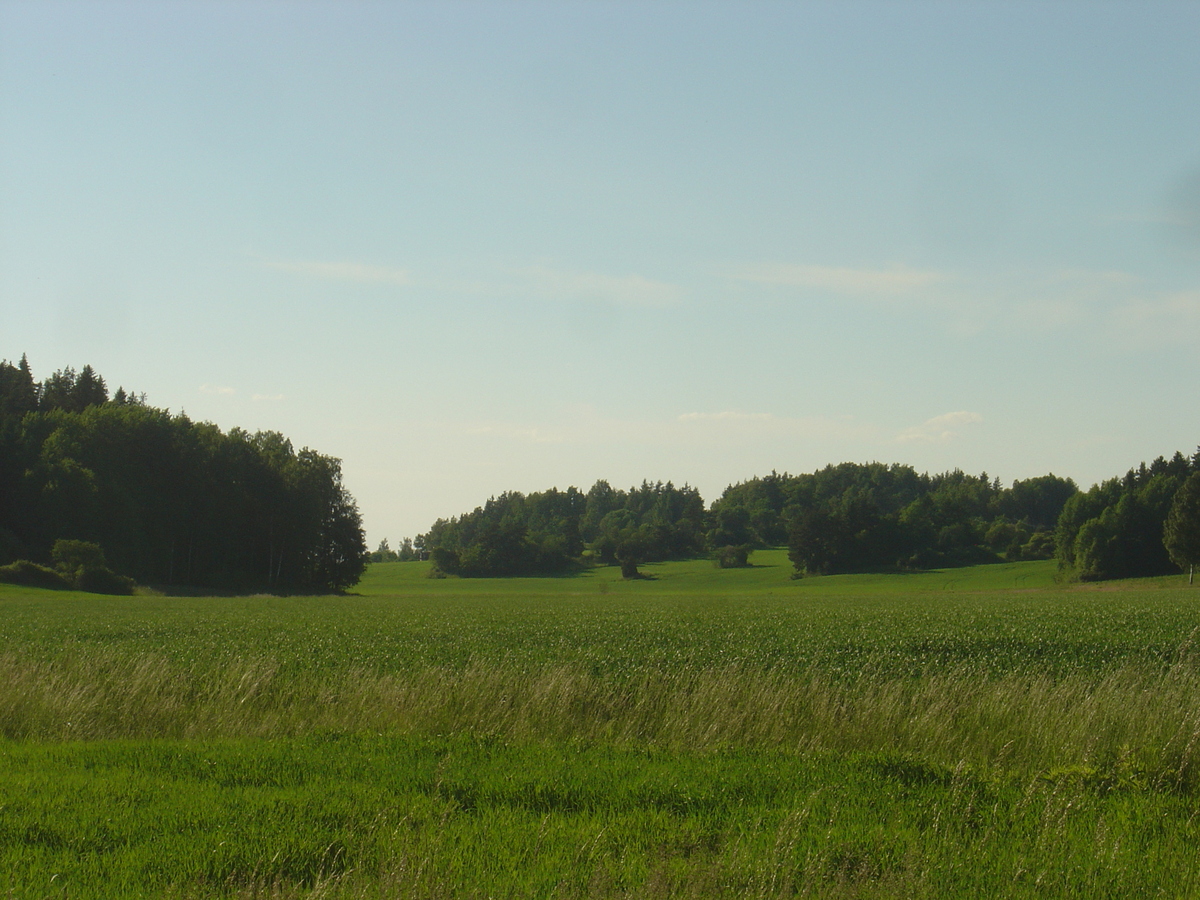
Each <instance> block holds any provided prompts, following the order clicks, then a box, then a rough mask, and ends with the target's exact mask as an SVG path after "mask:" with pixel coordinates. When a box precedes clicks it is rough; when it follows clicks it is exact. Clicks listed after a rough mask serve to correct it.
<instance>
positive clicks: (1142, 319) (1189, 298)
mask: <svg viewBox="0 0 1200 900" xmlns="http://www.w3.org/2000/svg"><path fill="white" fill-rule="evenodd" d="M1112 324H1113V329H1114V332H1115V333H1116V334H1118V335H1120V336H1121V337H1123V338H1124V339H1125V340H1127V341H1134V342H1136V343H1137V344H1138V345H1140V346H1143V347H1144V346H1146V345H1148V344H1149V345H1153V344H1180V343H1187V342H1192V341H1195V340H1197V339H1198V338H1200V290H1191V291H1177V292H1175V293H1171V294H1165V295H1161V296H1158V297H1149V298H1142V299H1138V300H1134V301H1131V302H1129V303H1126V304H1123V305H1121V306H1119V307H1117V308H1116V309H1114V310H1113V312H1112Z"/></svg>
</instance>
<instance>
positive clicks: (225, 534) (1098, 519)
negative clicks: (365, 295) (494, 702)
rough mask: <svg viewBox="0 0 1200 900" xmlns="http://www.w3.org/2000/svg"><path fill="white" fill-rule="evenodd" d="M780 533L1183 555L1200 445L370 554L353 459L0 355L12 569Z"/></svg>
mask: <svg viewBox="0 0 1200 900" xmlns="http://www.w3.org/2000/svg"><path fill="white" fill-rule="evenodd" d="M766 547H786V548H787V551H788V556H789V558H790V560H791V562H792V564H793V566H794V568H795V576H796V577H805V576H815V575H834V574H845V573H855V572H908V571H919V570H927V569H932V568H939V567H948V566H962V565H972V564H977V563H984V562H995V561H999V560H1007V561H1019V560H1034V559H1050V558H1056V559H1057V560H1058V562H1059V566H1060V570H1061V572H1062V573H1063V575H1064V577H1067V578H1071V579H1078V580H1081V581H1099V580H1105V579H1113V578H1129V577H1137V576H1152V575H1163V574H1168V573H1171V572H1176V571H1179V570H1180V569H1190V568H1191V567H1192V566H1194V565H1195V563H1196V562H1197V561H1200V451H1197V453H1196V454H1194V455H1193V456H1192V457H1190V458H1189V457H1185V456H1184V455H1183V454H1182V453H1179V452H1176V453H1175V454H1174V455H1173V456H1172V457H1170V458H1169V459H1167V458H1164V457H1159V458H1158V459H1155V460H1154V461H1153V462H1152V463H1150V464H1149V465H1147V464H1145V463H1142V464H1141V465H1139V466H1138V467H1136V468H1133V469H1130V470H1129V472H1127V473H1126V474H1125V476H1124V477H1121V478H1112V479H1109V480H1107V481H1105V482H1103V483H1102V484H1098V485H1095V486H1093V487H1092V488H1090V489H1089V490H1088V491H1086V492H1085V491H1080V490H1079V488H1078V487H1077V485H1076V484H1075V482H1074V481H1072V480H1071V479H1070V478H1062V477H1059V476H1057V475H1054V474H1047V475H1042V476H1038V477H1034V478H1029V479H1025V480H1018V481H1014V482H1013V483H1012V484H1011V485H1009V486H1004V485H1002V484H1001V483H1000V481H999V479H992V478H989V477H988V475H987V474H986V473H983V474H980V475H970V474H967V473H965V472H963V471H961V470H957V469H956V470H954V471H950V472H944V473H939V474H934V475H930V474H925V473H919V472H917V471H916V470H915V469H913V468H912V467H911V466H907V465H900V464H890V465H888V464H884V463H879V462H870V463H849V462H847V463H840V464H837V465H829V466H826V467H825V468H823V469H820V470H819V471H816V472H812V473H807V474H800V475H791V474H787V473H783V474H780V473H778V472H772V473H771V474H769V475H766V476H762V477H755V478H752V479H749V480H747V481H743V482H740V483H737V484H733V485H730V486H729V487H728V488H726V489H725V491H724V492H723V493H722V494H721V496H720V497H719V498H718V499H717V500H716V501H715V502H713V503H712V505H711V506H706V505H705V501H704V499H703V498H702V497H701V496H700V493H699V491H698V490H696V489H695V488H694V487H691V486H689V485H687V484H684V485H683V486H682V487H677V486H676V485H675V484H673V483H672V482H669V481H668V482H666V483H663V482H649V481H644V482H643V483H642V484H641V485H640V486H635V487H630V488H629V489H628V490H623V489H620V488H614V487H613V486H612V485H611V484H609V482H607V481H604V480H600V481H597V482H596V483H595V484H593V485H592V487H591V488H589V489H588V490H587V491H586V492H584V491H581V490H579V489H578V488H576V487H568V488H567V489H566V490H559V489H557V488H550V489H548V490H545V491H540V492H534V493H530V494H523V493H520V492H518V491H508V492H505V493H502V494H500V495H499V496H495V497H492V498H490V499H489V500H488V501H487V502H486V503H485V504H483V505H482V506H480V507H477V508H476V509H475V510H474V511H472V512H469V513H465V514H463V515H461V516H457V517H453V518H450V519H438V520H437V521H436V522H434V523H433V525H432V526H431V527H430V529H429V531H428V532H426V533H425V534H421V535H418V536H417V537H416V539H414V540H410V539H409V538H405V539H404V540H403V541H402V542H401V544H400V545H399V550H398V551H394V550H392V549H391V548H390V547H389V546H388V544H387V542H386V540H385V541H384V542H383V543H382V544H381V545H380V547H379V548H378V549H377V550H376V551H375V552H374V553H373V554H369V555H368V554H367V552H366V546H365V543H364V534H363V527H362V521H361V518H360V516H359V512H358V507H357V505H356V503H355V500H354V498H353V497H352V496H351V495H350V493H349V492H348V491H347V490H346V488H345V486H344V485H343V483H342V472H341V463H340V461H339V460H337V459H334V458H332V457H329V456H325V455H323V454H320V453H318V452H316V451H314V450H311V449H308V448H304V449H302V450H299V451H297V450H295V448H294V447H293V446H292V443H291V442H290V441H289V440H288V439H287V438H286V437H284V436H283V435H282V434H279V433H278V432H271V431H260V432H256V433H254V434H250V433H248V432H246V431H243V430H241V429H238V428H234V429H231V430H230V431H229V432H228V433H224V432H222V431H221V430H220V429H219V428H217V426H215V425H212V424H210V423H198V422H193V421H191V420H190V419H189V418H187V416H185V415H182V414H178V415H172V414H171V413H170V412H168V411H167V410H163V409H157V408H155V407H153V406H150V405H149V404H148V403H147V402H146V398H145V395H144V394H138V393H131V392H127V391H126V390H125V389H124V388H119V389H118V390H117V391H116V392H115V393H114V394H113V395H112V396H109V392H108V387H107V385H106V384H105V381H104V379H103V377H101V376H100V375H99V374H98V373H97V372H95V371H94V370H93V369H92V368H91V367H90V366H84V367H83V368H82V369H81V370H79V371H78V372H76V371H75V370H74V369H71V368H66V369H63V370H60V371H57V372H55V373H53V374H52V375H50V376H49V377H47V378H46V379H44V380H42V381H40V382H39V381H36V380H35V379H34V377H33V373H32V371H31V369H30V366H29V363H28V360H27V359H26V358H25V357H22V358H21V361H20V362H19V363H18V364H15V365H14V364H12V363H9V362H0V567H5V566H7V567H8V568H9V569H11V567H12V566H14V565H16V563H17V561H22V565H24V566H25V568H20V567H18V568H17V569H14V570H12V571H10V572H9V574H8V576H7V577H10V578H18V577H24V578H26V579H29V578H33V579H35V580H36V579H37V578H38V577H44V578H48V579H53V578H56V577H66V581H67V582H68V583H72V584H74V585H75V586H80V587H82V586H84V583H85V582H86V583H87V584H88V585H91V587H92V588H93V589H110V590H123V589H127V588H128V587H129V585H131V584H132V583H133V581H136V582H140V583H143V584H151V585H164V586H171V585H180V586H195V587H202V588H206V589H216V590H229V591H245V590H271V591H285V592H286V591H291V592H297V591H307V592H324V591H339V590H345V589H346V588H348V587H350V586H352V585H354V584H355V583H356V582H357V581H358V579H359V577H360V576H361V574H362V572H363V571H364V567H365V566H366V564H367V562H368V561H370V560H375V561H389V560H405V559H418V558H431V559H432V561H433V564H434V565H433V569H432V572H433V574H434V575H435V576H447V575H453V576H460V577H468V578H470V577H506V576H529V575H562V574H567V573H570V572H572V571H575V570H577V569H579V568H581V567H584V566H588V565H596V564H600V565H619V566H620V567H621V572H622V575H623V576H624V577H626V578H639V577H642V573H641V571H640V569H639V567H640V566H641V565H643V564H645V563H651V562H657V561H664V560H672V559H688V558H696V557H701V556H706V555H707V556H710V557H712V558H713V560H714V561H715V563H716V564H717V565H718V566H720V567H723V568H729V567H743V566H747V565H751V564H752V560H751V557H752V554H753V553H754V551H755V550H757V549H762V548H766ZM30 565H32V566H34V568H32V569H31V568H29V566H30ZM38 566H41V567H44V568H47V571H48V572H49V574H47V573H46V572H43V571H42V569H39V568H37V567H38ZM49 566H53V569H49V568H48V567H49ZM55 573H57V575H56V574H55ZM68 576H69V577H68ZM0 577H6V576H5V573H4V572H0ZM130 579H132V580H133V581H131V580H130Z"/></svg>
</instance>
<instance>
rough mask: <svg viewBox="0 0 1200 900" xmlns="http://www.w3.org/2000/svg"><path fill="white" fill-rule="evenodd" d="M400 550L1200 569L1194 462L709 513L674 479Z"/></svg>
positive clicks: (892, 474)
mask: <svg viewBox="0 0 1200 900" xmlns="http://www.w3.org/2000/svg"><path fill="white" fill-rule="evenodd" d="M404 546H405V548H406V556H407V557H408V558H422V557H423V555H425V554H428V555H430V556H431V557H432V559H433V562H434V570H435V573H440V574H451V575H462V576H467V577H486V576H503V575H551V574H558V573H563V572H568V571H570V570H572V569H573V568H575V567H578V566H580V565H584V564H586V563H588V562H593V563H607V564H613V563H616V564H619V565H621V567H622V571H623V573H624V574H625V575H626V576H627V577H635V576H637V575H638V574H639V572H638V566H639V565H641V564H642V563H645V562H652V561H656V560H665V559H675V558H684V557H695V556H699V555H704V554H707V555H710V556H712V557H713V558H714V559H715V561H716V563H717V564H718V565H720V566H723V567H727V566H743V565H747V564H749V559H750V556H751V554H752V553H753V551H754V550H755V549H757V548H762V547H781V546H782V547H786V548H787V549H788V555H789V558H790V559H791V561H792V564H793V566H794V567H795V571H796V576H797V577H800V576H808V575H832V574H843V573H852V572H868V571H913V570H920V569H929V568H937V567H946V566H957V565H969V564H974V563H983V562H996V561H1000V560H1010V561H1011V560H1028V559H1051V558H1055V557H1057V559H1058V560H1059V563H1060V566H1061V567H1062V569H1063V570H1064V572H1065V573H1067V574H1068V575H1069V576H1071V577H1077V578H1079V579H1081V580H1085V581H1089V580H1099V579H1107V578H1126V577H1134V576H1149V575H1161V574H1166V573H1169V572H1174V571H1177V570H1178V569H1179V568H1188V567H1189V566H1191V565H1193V564H1194V563H1196V562H1200V451H1197V454H1196V455H1195V456H1193V457H1192V458H1190V459H1189V458H1186V457H1184V456H1183V455H1182V454H1180V453H1176V454H1175V455H1174V456H1173V457H1172V458H1171V459H1169V460H1168V459H1164V458H1161V457H1160V458H1159V459H1156V460H1155V461H1154V462H1153V463H1151V464H1150V465H1148V466H1147V465H1145V464H1142V465H1141V466H1140V467H1139V468H1137V469H1133V470H1131V471H1130V472H1129V473H1128V474H1127V475H1126V476H1125V477H1124V478H1123V479H1112V480H1110V481H1106V482H1104V483H1103V484H1101V485H1097V486H1095V487H1093V488H1091V489H1090V490H1089V491H1087V492H1082V491H1080V490H1079V488H1078V487H1077V485H1076V484H1075V482H1074V481H1072V480H1071V479H1070V478H1062V477H1059V476H1057V475H1054V474H1047V475H1042V476H1038V477H1035V478H1028V479H1024V480H1017V481H1014V482H1013V483H1012V484H1011V485H1009V486H1004V485H1002V484H1001V483H1000V481H999V480H998V479H992V478H989V477H988V475H987V474H986V473H983V474H980V475H970V474H967V473H965V472H963V471H961V470H957V469H956V470H954V471H950V472H944V473H940V474H935V475H929V474H924V473H918V472H917V471H916V470H915V469H913V468H912V467H911V466H906V465H897V464H893V465H885V464H883V463H876V462H873V463H841V464H839V465H830V466H826V467H825V468H824V469H821V470H819V471H816V472H812V473H808V474H801V475H790V474H787V473H783V474H780V473H778V472H772V473H771V474H770V475H767V476H765V477H756V478H752V479H750V480H748V481H744V482H740V483H738V484H733V485H730V486H729V487H728V488H726V489H725V491H724V492H723V493H722V495H721V496H720V498H718V499H717V500H716V501H715V502H714V503H713V504H712V506H711V507H710V508H706V507H705V504H704V501H703V499H702V498H701V497H700V494H699V492H698V491H696V489H694V488H691V487H688V486H686V485H685V486H684V487H683V488H676V487H674V486H673V485H672V484H671V483H670V482H668V483H666V484H663V483H661V482H659V483H650V482H644V483H643V484H642V486H641V487H640V488H630V489H629V490H628V491H621V490H615V489H613V488H612V487H611V486H610V485H609V484H608V482H606V481H598V482H596V484H595V485H593V487H592V488H591V489H590V490H589V491H587V493H583V492H581V491H579V490H578V489H577V488H574V487H570V488H568V489H567V490H565V491H561V490H558V489H556V488H552V489H550V490H548V491H542V492H538V493H532V494H528V495H526V494H521V493H520V492H515V491H514V492H507V493H504V494H501V495H500V496H499V497H493V498H491V499H490V500H488V502H487V503H486V504H484V505H483V506H481V507H477V508H476V509H475V510H474V511H473V512H471V513H467V514H465V515H463V516H460V517H457V518H452V519H448V520H446V519H439V520H438V521H437V522H435V523H434V525H433V527H432V528H431V529H430V530H429V532H428V533H427V534H424V535H419V536H418V537H417V539H416V540H415V541H408V540H407V539H406V541H405V545H404ZM426 548H428V549H426ZM1193 548H1194V549H1193ZM381 549H385V548H381ZM378 553H379V551H377V554H378ZM391 557H394V558H400V557H399V556H398V555H397V554H395V553H394V552H393V553H392V554H391ZM391 557H384V558H385V559H386V558H391ZM377 558H378V557H377Z"/></svg>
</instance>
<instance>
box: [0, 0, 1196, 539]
mask: <svg viewBox="0 0 1200 900" xmlns="http://www.w3.org/2000/svg"><path fill="white" fill-rule="evenodd" d="M1198 39H1200V5H1197V4H1195V3H1176V4H1164V3H1136V4H1135V3H1115V4H1104V3H1094V2H1089V3H1081V4H1076V3H1069V2H1053V3H1037V4H1032V3H1029V4H1026V3H987V2H976V3H926V4H917V3H903V2H887V0H875V2H866V3H799V2H798V3H785V4H772V3H673V2H647V3H632V2H622V3H578V2H556V3H547V4H540V3H515V2H514V3H488V2H483V0H475V2H470V3H461V4H455V3H448V2H438V3H430V4H419V3H382V2H372V3H363V2H357V3H356V2H339V3H283V2H262V3H249V2H238V3H218V2H156V3H108V2H91V3H78V2H70V3H52V2H37V3H25V2H17V0H3V2H0V358H6V359H9V360H16V359H18V358H19V357H20V355H21V354H22V353H27V354H28V355H29V359H30V362H31V364H32V365H33V367H34V372H35V375H37V376H38V377H44V376H45V375H47V374H49V373H50V372H51V371H53V370H55V369H58V368H61V367H63V366H67V365H71V366H74V367H76V368H79V367H80V366H82V365H83V364H85V363H90V364H91V365H93V366H94V367H95V368H96V369H97V370H98V371H100V372H101V373H102V374H103V375H104V376H105V377H106V378H107V380H108V382H109V384H110V387H111V388H114V389H115V388H116V386H117V385H118V384H120V385H124V386H125V387H126V388H128V389H135V390H138V391H145V392H146V394H147V395H148V399H149V401H150V402H151V403H153V404H154V405H157V406H164V407H168V408H170V409H171V410H173V411H180V410H182V411H186V412H187V414H188V415H190V416H192V417H193V418H195V419H201V420H209V421H213V422H216V423H217V424H218V425H220V426H221V427H223V428H226V429H228V428H231V427H233V426H235V425H236V426H242V427H244V428H247V429H249V430H257V429H274V430H279V431H282V432H283V433H284V434H286V435H288V436H289V437H291V438H292V439H293V441H294V442H295V443H296V445H297V446H304V445H307V446H311V447H314V448H315V449H317V450H320V451H322V452H325V453H329V454H332V455H335V456H338V457H340V458H342V460H343V466H344V472H345V476H346V482H347V485H348V486H349V488H350V490H351V491H352V493H353V494H354V495H355V497H356V498H357V499H358V501H359V506H360V508H361V510H362V512H363V515H364V520H365V524H366V527H367V531H368V539H369V540H370V542H371V543H372V545H374V544H375V543H377V542H378V541H379V539H380V538H382V537H384V536H387V537H389V538H391V540H392V542H393V543H395V541H396V540H397V539H399V538H400V537H402V536H404V535H413V534H416V533H417V532H420V531H424V530H425V529H426V528H427V527H428V526H429V524H430V523H431V522H432V521H433V520H434V519H435V518H437V517H438V516H451V515H456V514H458V513H461V512H463V511H466V510H468V509H470V508H473V507H474V506H475V505H477V504H479V503H481V502H482V501H483V500H485V499H486V498H487V497H488V496H490V495H492V494H496V493H499V492H501V491H503V490H508V489H516V490H523V491H531V490H539V489H544V488H547V487H550V486H552V485H557V486H559V487H566V486H567V485H569V484H575V485H577V486H579V487H581V488H586V487H588V486H589V485H590V484H591V483H592V482H594V481H595V480H596V479H598V478H606V479H608V480H609V481H611V482H612V483H613V484H615V485H617V486H622V487H628V486H629V485H631V484H634V483H639V482H641V481H642V480H643V479H650V480H664V481H665V480H668V479H669V480H673V481H675V482H676V483H682V482H689V483H691V484H693V485H696V486H697V487H699V489H700V490H701V493H702V494H703V495H704V496H705V498H706V499H707V500H710V501H711V500H713V499H715V498H716V497H717V496H718V495H719V494H720V492H721V490H723V489H724V487H725V486H726V485H727V484H729V483H731V482H737V481H741V480H744V479H746V478H750V477H753V476H755V475H761V474H766V473H767V472H770V471H771V470H772V469H776V470H779V471H785V470H786V471H791V472H803V471H812V470H814V469H816V468H819V467H822V466H824V465H825V464H827V463H836V462H841V461H847V460H850V461H868V460H879V461H883V462H902V463H908V464H911V465H913V466H915V467H917V468H918V469H919V470H923V471H943V470H945V469H949V468H954V467H959V468H963V469H966V470H968V471H970V472H975V473H977V472H981V471H987V472H988V473H989V474H990V475H993V476H998V477H1000V478H1001V479H1002V480H1003V481H1005V482H1009V481H1011V480H1012V479H1015V478H1026V477H1030V476H1034V475H1039V474H1044V473H1046V472H1050V471H1053V472H1055V473H1056V474H1060V475H1066V476H1071V477H1073V478H1075V479H1076V480H1077V481H1079V482H1080V483H1081V485H1083V486H1085V487H1086V486H1088V485H1090V484H1091V483H1093V482H1094V481H1097V480H1101V479H1103V478H1106V477H1110V476H1113V475H1118V474H1122V473H1123V472H1124V471H1125V470H1126V469H1127V468H1129V467H1130V466H1132V465H1135V464H1137V463H1138V462H1139V461H1141V460H1149V459H1152V458H1153V457H1155V456H1157V455H1159V454H1168V455H1169V454H1170V453H1172V452H1174V451H1175V450H1183V451H1185V452H1190V451H1191V450H1193V449H1194V448H1195V447H1196V445H1197V444H1198V443H1200V419H1198V417H1197V414H1196V404H1195V398H1196V392H1197V387H1198V385H1200V378H1198V377H1197V376H1198V375H1200V364H1198V356H1197V350H1198V348H1200V116H1198V115H1197V101H1196V87H1197V85H1200V54H1197V53H1196V52H1195V48H1196V46H1197V42H1198Z"/></svg>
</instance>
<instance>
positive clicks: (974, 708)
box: [0, 551, 1200, 898]
mask: <svg viewBox="0 0 1200 900" xmlns="http://www.w3.org/2000/svg"><path fill="white" fill-rule="evenodd" d="M752 561H753V562H754V563H755V564H756V565H755V566H754V567H753V568H749V569H744V570H719V569H716V568H714V567H713V566H712V564H711V563H710V562H706V561H694V562H683V563H664V564H660V565H651V566H646V567H644V571H645V572H646V574H647V575H649V576H650V577H649V578H648V579H646V580H639V581H631V582H625V581H622V580H621V579H620V577H619V572H618V571H617V570H616V569H611V568H598V569H592V570H587V571H585V572H583V573H581V574H579V575H575V576H571V577H563V578H545V579H505V580H483V579H480V580H458V579H432V578H428V577H426V574H427V565H426V564H423V563H390V564H380V565H375V566H372V567H371V569H370V570H369V571H368V574H367V576H366V578H365V579H364V581H363V582H362V583H361V584H360V585H359V586H358V587H356V588H355V589H354V591H353V592H352V593H351V594H349V595H346V596H332V597H276V596H259V597H169V596H158V595H141V596H134V597H108V596H98V595H89V594H78V593H69V592H53V591H41V590H34V589H26V588H17V587H12V586H7V585H0V616H2V617H3V618H2V620H0V621H2V622H3V631H2V633H0V634H2V637H0V897H12V898H34V897H38V898H41V897H70V898H93V897H94V898H122V897H130V898H132V897H178V898H201V897H280V898H291V897H297V898H299V897H345V898H368V897H369V898H377V897H378V898H382V897H414V898H416V897H456V898H457V897H469V898H470V897H479V898H483V897H514V898H516V897H545V898H560V897H561V898H575V897H580V898H583V897H597V898H600V897H603V898H613V897H763V898H767V897H771V898H774V897H792V896H806V897H837V898H841V897H897V898H899V897H905V898H910V897H929V898H933V897H963V896H985V897H1031V898H1032V897H1039V898H1041V897H1080V898H1083V897H1087V898H1096V897H1113V898H1116V897H1121V898H1127V897H1134V896H1137V897H1153V896H1161V897H1194V896H1200V854H1197V852H1196V847H1197V846H1198V845H1200V588H1194V589H1189V588H1187V586H1186V583H1185V579H1183V578H1182V577H1179V578H1165V579H1156V580H1147V581H1135V582H1120V583H1108V584H1105V585H1103V586H1102V587H1101V586H1080V585H1060V584H1057V583H1056V582H1055V580H1054V572H1055V570H1054V564H1053V563H1045V562H1033V563H1016V564H1005V565H992V566H979V567H975V568H970V569H958V570H944V571H939V572H929V573H922V574H915V575H864V576H838V577H829V578H820V579H805V580H799V581H793V580H791V579H790V578H789V575H790V573H791V567H790V565H789V564H788V562H787V559H786V556H785V555H784V554H783V553H782V552H778V551H763V552H759V553H757V554H755V556H754V557H753V558H752Z"/></svg>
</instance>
